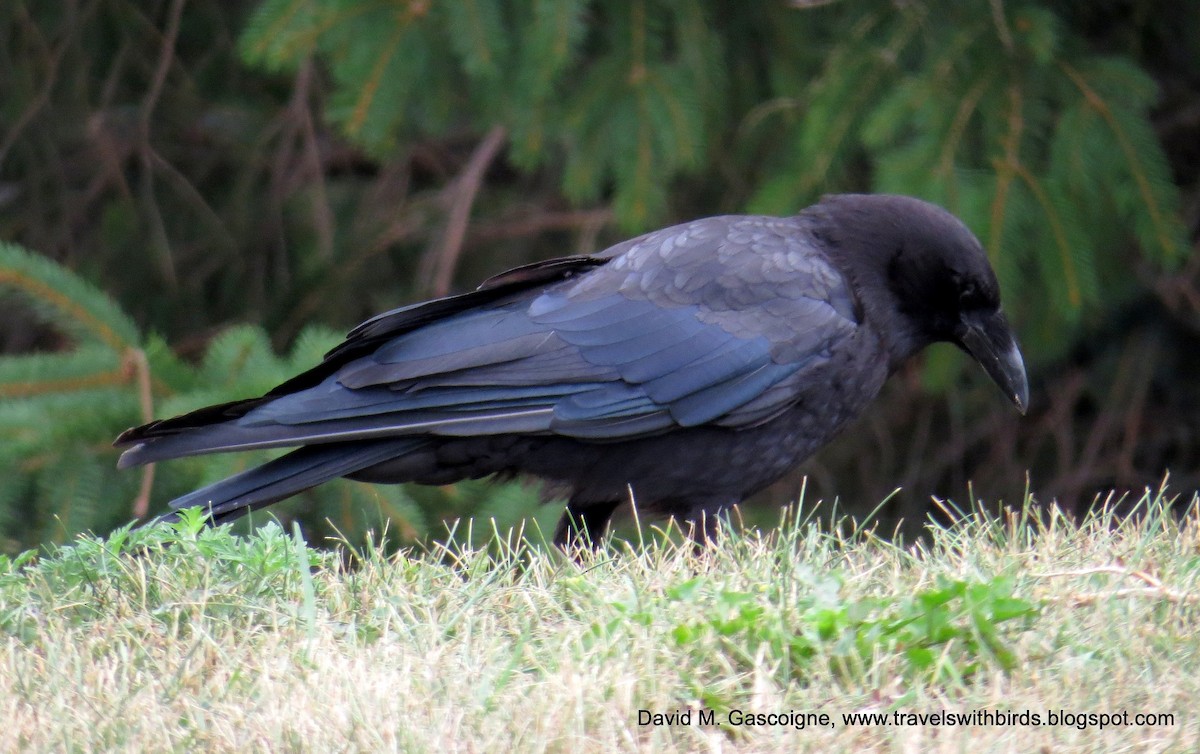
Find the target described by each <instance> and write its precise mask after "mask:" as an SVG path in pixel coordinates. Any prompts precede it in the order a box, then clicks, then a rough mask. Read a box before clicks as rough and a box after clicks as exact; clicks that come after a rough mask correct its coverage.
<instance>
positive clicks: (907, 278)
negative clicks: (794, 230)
mask: <svg viewBox="0 0 1200 754" xmlns="http://www.w3.org/2000/svg"><path fill="white" fill-rule="evenodd" d="M811 211H812V213H813V218H814V229H815V232H816V233H817V235H818V236H819V237H820V238H821V239H822V240H823V241H824V243H825V244H826V247H827V248H828V249H829V251H830V255H831V256H832V257H833V259H834V262H835V263H836V264H837V265H838V267H839V268H840V269H841V270H842V271H843V273H844V274H845V275H847V277H848V278H849V279H850V281H851V286H852V287H853V289H854V292H855V294H856V296H857V297H858V301H859V304H860V306H861V307H862V310H863V313H864V316H865V317H866V319H867V321H868V322H870V323H871V324H872V325H873V326H874V327H875V329H876V330H877V331H878V332H879V333H880V334H881V337H882V338H883V340H884V343H885V345H886V347H887V349H888V352H889V355H890V357H891V367H892V368H893V369H895V368H896V367H898V366H899V365H900V364H901V363H902V362H903V361H905V360H906V359H908V358H909V357H910V356H912V355H913V354H914V353H916V352H917V351H919V350H921V349H922V348H924V347H925V346H927V345H929V344H931V343H935V342H938V341H946V342H950V343H954V344H955V345H957V346H959V347H960V348H962V349H963V350H964V351H966V352H967V353H968V354H970V355H971V356H972V357H973V358H974V359H975V360H976V361H977V362H979V364H980V365H981V366H982V367H983V369H984V371H986V372H987V374H988V376H990V377H991V378H992V379H993V380H994V381H995V382H996V384H997V385H999V386H1000V389H1001V390H1003V391H1004V393H1005V395H1007V396H1008V397H1009V399H1011V400H1012V401H1013V403H1015V404H1016V406H1017V409H1018V410H1020V411H1021V412H1022V413H1024V412H1025V410H1026V408H1028V406H1029V385H1028V382H1027V379H1026V375H1025V362H1024V359H1022V357H1021V351H1020V348H1019V347H1018V346H1017V340H1016V337H1015V336H1014V335H1013V332H1012V328H1011V327H1009V324H1008V321H1007V319H1006V318H1005V316H1004V313H1003V312H1002V311H1001V309H1000V286H999V284H998V283H997V282H996V274H995V272H993V271H992V266H991V264H990V263H989V262H988V257H987V254H986V252H984V250H983V246H982V245H981V244H980V243H979V240H978V239H977V238H975V236H974V234H972V233H971V231H970V230H968V229H967V227H966V226H965V225H963V224H962V222H960V221H959V220H958V218H956V217H955V216H954V215H952V214H950V213H949V212H947V211H946V210H944V209H942V208H941V207H938V206H937V205H934V204H930V203H928V202H925V201H921V200H920V199H914V198H912V197H907V196H895V195H887V194H839V195H835V196H827V197H825V198H824V199H823V200H822V201H821V203H820V204H818V205H816V206H815V207H814V208H813V209H812V210H811Z"/></svg>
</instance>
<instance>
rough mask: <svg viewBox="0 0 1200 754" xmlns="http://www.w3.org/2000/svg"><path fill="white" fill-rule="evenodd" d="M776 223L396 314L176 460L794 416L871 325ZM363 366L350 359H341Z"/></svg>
mask: <svg viewBox="0 0 1200 754" xmlns="http://www.w3.org/2000/svg"><path fill="white" fill-rule="evenodd" d="M777 222H782V221H773V220H771V219H769V218H711V219H709V220H705V221H696V222H694V223H688V224H685V225H682V226H676V227H675V228H669V229H667V230H664V231H659V232H657V233H652V234H649V235H647V236H644V237H642V238H640V239H635V240H634V241H633V242H627V243H626V244H623V245H622V246H624V247H625V248H624V249H623V250H622V251H621V253H620V254H618V255H617V256H615V257H614V258H612V259H611V261H608V262H607V264H604V265H603V266H596V267H592V268H591V269H588V270H587V271H586V272H585V273H584V274H581V275H579V276H578V277H577V278H575V279H566V280H561V279H560V280H559V281H558V282H554V283H552V284H550V285H547V286H543V287H540V288H535V289H534V290H533V291H528V290H525V291H521V292H518V293H516V294H514V295H509V296H508V297H504V296H501V297H499V298H497V299H495V300H493V301H490V302H487V303H486V304H484V305H481V306H476V307H475V308H470V309H467V310H465V311H463V310H460V311H457V312H455V313H453V314H451V315H449V316H444V317H442V318H440V319H434V320H433V321H422V322H421V323H420V324H419V325H417V326H416V327H415V328H410V327H408V322H410V321H411V320H410V319H408V318H410V317H411V316H413V315H412V313H413V312H417V316H418V317H421V318H423V317H424V315H423V314H421V313H420V311H419V309H420V306H426V307H429V306H433V305H434V304H436V303H437V302H431V304H426V305H420V306H419V307H416V308H410V309H406V310H399V311H398V312H392V313H389V314H387V315H382V316H381V317H378V318H376V319H375V320H372V321H371V322H368V323H366V324H364V325H363V326H361V327H360V328H358V329H357V330H356V331H355V333H356V334H357V335H356V334H352V336H351V337H352V339H353V338H354V337H359V338H368V339H370V340H372V341H373V343H372V347H371V349H370V350H369V351H368V352H366V353H361V354H359V355H356V356H354V357H353V358H350V359H349V360H346V361H343V362H342V363H340V364H338V365H337V366H336V367H335V368H333V369H331V370H329V372H328V374H326V375H324V376H323V377H322V378H321V379H320V380H319V381H318V382H316V383H315V384H311V385H309V386H307V387H304V388H303V389H300V390H296V391H294V392H288V393H286V394H278V393H279V392H282V391H273V395H274V397H272V398H271V399H270V400H267V401H265V402H263V403H262V404H261V405H257V406H255V407H253V408H252V409H251V410H249V411H248V412H247V413H246V414H245V415H244V416H242V417H240V418H237V419H235V420H234V421H232V422H225V423H223V424H221V425H219V426H214V427H212V428H211V429H210V430H209V432H207V433H205V432H203V431H200V432H196V433H190V434H192V435H194V437H193V439H192V441H191V442H190V443H183V442H182V441H180V442H177V443H174V444H176V445H177V447H176V448H174V449H173V450H172V451H171V452H170V455H179V454H183V453H193V452H212V451H214V450H231V449H243V448H250V447H271V446H278V445H296V444H305V443H313V442H330V441H340V440H359V439H367V438H378V437H395V436H404V435H410V436H411V435H442V436H477V435H497V434H510V433H530V434H547V435H549V434H554V435H561V436H567V437H574V438H579V439H586V440H593V441H617V440H624V439H631V438H635V437H641V436H646V435H650V434H655V433H660V432H663V431H667V430H670V429H672V428H678V427H692V426H697V425H702V424H708V423H715V424H718V425H721V426H726V427H733V428H737V427H745V426H750V425H754V424H757V423H760V422H762V421H765V420H766V419H769V418H771V417H772V416H774V415H776V414H778V412H779V411H781V410H783V409H784V408H786V407H787V405H789V404H790V402H791V401H794V400H795V397H796V383H797V380H801V379H802V378H803V376H804V374H805V373H806V372H808V371H809V370H811V369H812V368H814V367H815V366H816V365H817V364H819V363H821V362H822V361H824V360H826V359H828V358H829V352H830V349H831V347H832V346H833V344H834V343H835V342H837V341H838V340H840V339H842V338H845V337H847V336H848V335H849V334H850V333H852V332H853V330H854V328H855V327H856V326H857V324H856V322H855V314H854V312H853V304H852V302H851V299H850V296H849V293H848V291H847V289H846V284H845V281H844V280H842V279H841V278H840V276H838V275H837V273H836V272H833V271H832V268H831V267H829V265H828V263H827V262H826V261H824V259H823V257H821V256H820V255H819V254H818V253H816V252H815V250H814V248H813V247H812V245H811V243H810V242H808V241H806V240H805V239H804V238H802V237H796V236H795V231H796V228H794V227H790V226H789V227H782V226H780V227H776V226H775V225H772V224H771V223H777ZM517 274H518V275H525V274H529V273H528V272H525V273H522V272H520V271H518V273H517ZM535 274H536V271H535ZM509 284H513V285H518V284H515V283H509ZM499 285H500V286H503V285H506V283H505V282H504V280H503V279H501V280H500V283H499ZM483 290H484V291H487V290H489V289H487V288H485V289H483ZM468 295H470V294H468ZM389 322H390V323H389ZM397 323H400V324H399V325H398V324H397ZM381 332H387V333H389V335H388V336H387V337H386V339H384V340H382V341H380V340H379V338H380V337H381V336H380V333H381ZM354 353H357V351H353V350H350V347H349V346H342V347H340V349H335V351H334V352H332V353H331V356H333V357H337V356H338V354H343V355H344V354H354ZM293 382H294V381H293ZM204 429H207V428H204ZM202 434H211V435H212V436H211V437H209V438H204V437H201V436H200V435H202ZM185 445H189V446H190V447H184V446H185ZM134 450H137V449H136V448H135V449H134ZM163 450H164V451H165V450H167V449H163ZM131 452H132V451H131ZM141 455H143V456H146V457H145V458H135V459H133V461H134V462H138V461H141V460H153V458H150V457H149V456H154V457H167V456H161V455H160V453H159V452H155V451H154V450H153V446H152V444H147V445H146V446H145V447H144V448H143V452H142V453H141Z"/></svg>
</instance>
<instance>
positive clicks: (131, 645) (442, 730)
mask: <svg viewBox="0 0 1200 754" xmlns="http://www.w3.org/2000/svg"><path fill="white" fill-rule="evenodd" d="M1034 508H1036V504H1035V503H1032V502H1029V503H1028V505H1027V509H1034ZM1198 524H1200V503H1197V501H1193V502H1192V504H1191V506H1190V507H1189V509H1188V510H1187V512H1186V513H1184V514H1183V515H1182V516H1180V514H1179V510H1178V507H1176V509H1175V511H1174V513H1172V512H1171V510H1170V508H1169V505H1168V503H1167V502H1166V501H1165V500H1164V496H1163V493H1162V492H1159V493H1158V494H1150V493H1147V496H1146V497H1145V498H1144V499H1143V500H1142V501H1141V502H1140V503H1139V504H1138V506H1137V509H1136V510H1135V512H1134V515H1133V516H1132V517H1130V518H1128V519H1124V520H1117V519H1116V518H1115V516H1114V515H1113V514H1112V513H1111V512H1108V511H1107V510H1101V511H1099V512H1098V513H1097V514H1095V515H1093V516H1091V517H1090V518H1088V519H1087V520H1086V521H1083V522H1080V523H1079V524H1078V525H1077V524H1073V523H1070V522H1068V521H1067V520H1065V519H1064V518H1063V517H1062V516H1061V515H1059V514H1058V513H1056V512H1054V511H1053V509H1051V510H1050V511H1048V512H1047V513H1046V515H1044V516H1040V517H1036V518H1035V517H1033V516H1026V515H1023V514H1011V515H1007V516H1005V517H1000V518H997V517H993V516H988V515H986V514H983V513H973V514H970V515H965V516H963V517H962V520H961V521H960V523H959V524H958V525H956V526H955V527H953V528H949V529H934V530H932V531H931V533H930V536H929V538H928V540H927V541H924V542H923V543H920V544H916V545H900V544H894V543H889V542H886V541H883V540H881V539H879V538H877V537H875V536H874V535H873V534H872V533H871V532H869V531H859V530H853V527H851V526H841V527H834V528H833V529H832V530H830V529H821V528H819V527H817V526H815V525H812V524H810V523H806V522H797V521H796V520H794V519H786V520H785V521H784V522H783V523H782V524H781V526H780V527H779V529H778V530H774V531H769V532H766V533H765V534H759V533H756V532H750V533H742V534H729V535H728V536H727V537H726V539H725V542H724V544H723V546H722V547H721V548H720V549H718V550H712V551H708V552H704V553H696V552H694V551H693V549H692V548H691V547H689V546H677V545H673V544H671V543H670V542H662V541H657V542H656V543H649V544H645V545H634V546H631V545H626V544H624V543H610V545H609V547H608V548H606V549H604V550H602V551H600V552H599V553H596V554H595V555H590V554H589V555H586V556H584V557H583V559H582V560H581V561H580V562H576V561H572V560H570V559H567V558H564V557H562V556H561V555H559V554H558V553H556V552H552V551H547V550H544V549H542V548H538V547H532V546H528V545H526V544H524V543H523V541H522V542H518V543H516V544H514V542H517V540H516V538H513V537H509V538H497V539H496V541H495V542H494V543H493V545H492V546H491V547H489V548H487V549H469V548H457V547H455V546H453V545H449V546H444V547H430V548H428V549H427V550H425V551H422V552H411V551H406V552H401V553H400V554H398V555H394V556H386V555H384V554H383V553H382V552H380V551H379V550H376V549H373V548H371V547H369V546H368V547H366V548H364V549H362V550H361V551H359V552H358V553H357V554H356V556H355V557H354V558H344V557H339V556H338V555H337V554H336V553H330V552H324V551H318V550H313V549H310V548H308V547H307V546H305V545H304V544H303V542H302V541H300V540H299V538H298V535H297V534H296V533H288V532H285V531H283V530H282V529H280V528H279V527H278V526H277V525H268V526H266V527H264V528H262V529H260V530H258V531H257V532H256V533H255V534H254V535H253V536H249V537H235V536H233V535H231V534H229V533H228V532H227V531H223V530H217V531H212V530H201V529H200V527H199V526H198V525H197V522H196V521H194V520H189V521H184V522H182V523H180V524H178V525H176V526H174V527H158V528H155V529H151V530H145V531H136V532H129V531H119V532H117V533H116V534H114V535H112V536H110V537H109V538H108V539H106V540H99V539H94V538H81V539H79V540H77V541H76V542H75V543H74V544H72V545H71V546H68V547H63V548H61V549H56V550H53V551H50V552H47V553H43V554H41V555H37V556H35V555H34V554H33V553H26V554H25V555H22V556H21V557H18V558H15V559H7V558H0V721H3V730H0V750H5V751H51V750H52V751H85V750H86V751H92V750H106V751H193V750H208V751H239V752H240V751H271V752H278V751H347V750H349V751H404V752H426V751H427V752H441V751H468V752H494V751H500V752H541V751H548V752H559V751H562V752H572V753H576V752H605V751H686V752H691V751H700V752H733V751H753V752H775V751H779V752H784V751H788V752H790V751H821V752H825V751H853V752H857V751H867V752H875V751H878V752H890V751H897V752H909V751H916V752H942V751H947V752H950V751H953V752H959V751H970V752H971V754H982V753H983V752H1029V751H1043V752H1055V753H1056V754H1057V753H1059V752H1100V751H1122V752H1136V751H1147V752H1149V751H1153V752H1164V751H1181V752H1182V751H1195V750H1196V749H1197V748H1198V747H1200V713H1198V712H1197V704H1196V700H1197V699H1200V533H1198V532H1200V526H1198ZM846 532H850V533H846ZM347 562H351V563H352V565H349V566H348V565H345V563H347ZM640 710H644V712H639V711H640ZM979 711H984V712H987V713H991V714H995V713H1004V714H1005V715H1006V716H1007V718H1008V719H1006V720H1005V721H1003V722H1007V723H1008V724H997V723H996V722H994V721H993V722H992V723H991V724H982V725H979V724H976V725H970V724H967V725H963V724H955V725H950V724H948V721H947V720H946V719H944V718H943V719H941V720H937V719H936V718H932V717H929V716H931V715H937V714H943V715H944V714H945V713H961V714H968V715H969V714H972V713H975V714H976V715H978V714H980V712H979ZM1051 712H1055V713H1060V714H1061V713H1062V712H1065V713H1069V714H1071V715H1080V714H1082V715H1084V717H1083V718H1081V719H1075V718H1070V719H1067V720H1058V721H1057V722H1058V724H1050V722H1051V719H1050V713H1051ZM1022 713H1025V716H1024V718H1022V717H1020V715H1021V714H1022ZM1101 713H1105V714H1106V715H1115V717H1107V718H1101V717H1100V714H1101ZM1121 713H1127V714H1128V718H1129V719H1128V720H1126V719H1124V718H1123V717H1122V716H1121ZM1146 713H1151V714H1155V715H1162V716H1169V717H1165V718H1164V719H1162V720H1159V721H1156V724H1144V721H1140V720H1136V719H1135V718H1134V716H1135V715H1138V714H1146ZM710 714H711V716H712V719H711V721H708V720H705V722H711V723H712V724H706V725H702V724H700V723H701V720H700V718H701V715H704V716H708V715H710ZM851 714H854V715H867V714H871V715H875V714H878V715H883V716H884V717H883V719H882V720H881V719H878V718H877V719H875V720H873V721H870V722H867V721H865V720H864V719H863V718H859V719H858V720H857V721H851V720H850V719H849V718H848V717H846V716H848V715H851ZM1033 714H1037V715H1038V716H1040V718H1041V719H1040V721H1039V722H1040V723H1041V724H1038V725H1034V724H1030V723H1031V722H1032V720H1031V716H1032V715H1033ZM1089 714H1091V715H1093V717H1091V718H1088V717H1087V715H1089ZM654 715H659V717H653V716H654ZM755 715H759V716H760V717H754V716H755ZM767 715H774V716H775V717H766V716H767ZM780 715H783V716H784V717H782V718H780V717H779V716H780ZM821 715H826V716H827V718H822V717H821ZM919 715H923V716H925V717H923V718H922V717H918V716H919ZM668 716H673V717H668ZM685 716H686V717H685ZM647 717H649V718H650V721H651V723H663V724H657V725H656V724H646V725H643V724H639V723H641V722H645V721H646V718H647ZM687 717H690V719H686V718H687ZM1013 717H1016V719H1015V720H1014V719H1012V718H1013ZM668 720H671V721H672V722H673V723H675V724H667V722H668ZM746 720H749V721H750V722H754V723H759V724H755V725H746V724H744V723H745V721H746ZM739 721H740V722H742V723H743V724H737V723H738V722H739ZM938 722H940V723H941V724H936V723H938ZM975 722H976V723H978V722H980V720H979V718H978V717H977V718H976V719H975ZM985 722H986V721H985ZM1063 723H1069V724H1063ZM1102 723H1104V727H1101V724H1102Z"/></svg>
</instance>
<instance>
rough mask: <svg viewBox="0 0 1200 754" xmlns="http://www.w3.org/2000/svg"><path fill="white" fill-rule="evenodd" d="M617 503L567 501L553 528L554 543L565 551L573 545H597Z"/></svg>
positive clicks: (592, 546)
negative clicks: (556, 524)
mask: <svg viewBox="0 0 1200 754" xmlns="http://www.w3.org/2000/svg"><path fill="white" fill-rule="evenodd" d="M618 504H619V503H618V502H616V501H605V502H591V501H589V502H586V503H584V502H580V501H578V500H572V501H570V502H568V503H567V508H566V510H564V511H563V514H562V517H561V518H559V519H558V526H556V527H555V528H554V544H555V545H556V546H557V547H558V548H559V549H562V550H565V551H569V550H570V549H571V548H575V547H591V548H593V549H595V548H597V547H599V546H600V542H601V540H602V539H603V537H604V531H605V529H607V528H608V520H609V519H610V518H612V514H613V511H615V510H616V509H617V505H618Z"/></svg>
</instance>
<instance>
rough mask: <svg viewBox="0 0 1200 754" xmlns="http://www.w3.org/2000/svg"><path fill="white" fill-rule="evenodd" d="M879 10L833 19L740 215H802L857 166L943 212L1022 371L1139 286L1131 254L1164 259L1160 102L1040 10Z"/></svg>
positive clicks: (1139, 76)
mask: <svg viewBox="0 0 1200 754" xmlns="http://www.w3.org/2000/svg"><path fill="white" fill-rule="evenodd" d="M877 5H878V7H877V8H876V10H875V12H874V13H872V14H865V15H860V11H859V9H857V8H856V9H855V10H854V11H853V12H852V13H851V12H846V13H845V14H844V18H842V22H843V26H844V28H845V29H846V32H847V33H843V34H842V35H841V36H840V37H839V38H838V41H837V43H836V44H835V45H834V46H833V48H832V49H831V51H830V53H829V55H828V57H827V62H826V64H825V65H824V66H823V67H822V70H821V72H820V73H819V75H817V76H816V77H815V78H814V79H813V81H812V83H811V84H809V85H807V86H805V87H804V91H805V94H806V96H803V97H801V98H800V100H799V101H801V102H803V113H802V115H801V116H800V117H799V118H796V119H794V120H793V121H792V122H791V123H790V124H789V131H790V133H789V134H788V136H787V137H786V138H785V139H784V140H783V141H784V143H785V144H787V145H788V146H787V147H786V148H785V151H784V159H782V160H780V161H779V162H778V163H777V164H776V167H775V169H773V170H772V171H770V173H769V174H768V176H767V177H766V180H765V181H764V183H763V185H762V186H761V187H760V189H759V190H758V192H757V193H756V195H755V197H754V199H753V200H752V202H751V205H752V206H753V207H754V208H756V209H758V210H761V211H765V212H787V211H791V210H794V209H796V208H798V207H801V206H804V205H805V204H807V203H809V202H811V201H813V200H815V199H816V198H817V196H818V195H819V194H820V193H822V192H824V191H827V190H829V189H830V187H831V186H836V185H839V184H843V185H844V182H845V181H846V180H847V179H850V180H853V178H852V176H851V175H850V173H849V171H851V170H853V168H854V166H855V165H856V164H857V163H860V162H861V161H863V160H865V161H867V162H868V164H869V165H870V166H871V179H870V183H869V185H864V186H863V188H870V189H872V190H876V191H887V192H896V193H906V194H915V195H918V196H922V197H925V198H928V199H930V200H932V201H935V202H938V203H941V204H943V205H945V206H947V207H948V208H950V209H951V210H952V211H954V212H955V213H956V214H958V215H959V216H960V217H961V218H962V219H963V220H964V222H966V224H967V225H968V226H970V227H971V228H972V229H973V230H974V231H975V232H976V233H977V234H978V235H979V237H980V238H981V239H982V240H983V242H984V245H985V246H986V247H987V249H988V253H989V255H990V256H991V258H992V260H993V262H994V264H995V266H996V269H997V274H998V276H999V277H1000V284H1001V287H1002V288H1003V289H1004V290H1005V291H1006V292H1008V293H1009V295H1008V298H1007V303H1008V308H1009V310H1010V312H1013V313H1015V315H1016V319H1017V321H1018V325H1019V330H1020V331H1021V332H1022V335H1023V341H1024V345H1025V346H1026V350H1027V351H1029V352H1032V353H1033V354H1034V356H1035V358H1048V357H1056V356H1059V355H1061V353H1062V351H1063V349H1065V348H1066V347H1068V346H1069V344H1070V343H1071V342H1072V341H1071V339H1070V338H1068V337H1064V330H1065V329H1069V328H1070V327H1071V326H1073V325H1075V324H1077V323H1078V322H1079V321H1080V319H1081V317H1082V315H1083V314H1084V313H1085V312H1089V311H1095V310H1097V309H1100V308H1104V309H1111V308H1112V306H1113V304H1114V302H1116V301H1120V300H1123V299H1128V298H1129V297H1130V296H1131V295H1132V294H1134V293H1135V292H1136V291H1137V286H1136V283H1135V281H1134V280H1133V279H1132V278H1131V276H1130V275H1129V274H1128V272H1129V267H1130V265H1131V264H1133V263H1135V260H1136V259H1137V257H1136V256H1135V254H1134V252H1133V249H1135V248H1137V249H1140V250H1141V253H1142V257H1143V258H1144V259H1146V260H1147V261H1149V262H1151V263H1152V264H1155V265H1161V266H1167V267H1169V266H1172V265H1175V264H1178V263H1179V262H1180V260H1181V259H1182V258H1183V256H1184V254H1185V253H1186V252H1187V248H1188V244H1187V241H1186V238H1185V234H1184V230H1183V225H1182V223H1181V222H1180V220H1179V216H1178V211H1177V205H1178V191H1177V189H1176V187H1175V186H1174V184H1173V183H1172V182H1171V177H1170V173H1169V171H1168V169H1167V164H1166V158H1165V156H1164V154H1163V150H1162V147H1161V146H1160V145H1159V144H1158V142H1157V140H1156V138H1155V136H1154V133H1153V131H1152V129H1151V126H1150V122H1149V113H1150V109H1151V107H1152V106H1153V105H1154V103H1155V102H1156V100H1157V96H1158V91H1157V87H1156V85H1155V83H1154V82H1153V81H1152V80H1151V79H1150V78H1149V76H1148V75H1147V74H1146V73H1145V72H1144V71H1142V70H1141V69H1140V68H1139V67H1138V66H1137V65H1136V64H1135V63H1134V62H1133V61H1132V60H1129V59H1128V58H1122V57H1116V56H1107V57H1102V56H1098V55H1095V54H1093V53H1091V52H1089V50H1088V44H1087V41H1086V40H1085V39H1084V38H1082V37H1081V36H1080V35H1079V34H1078V32H1077V31H1074V30H1071V29H1069V28H1066V27H1065V26H1064V24H1063V23H1062V21H1061V19H1060V17H1059V16H1058V15H1057V14H1056V12H1055V11H1054V10H1052V9H1051V8H1050V7H1047V6H1048V4H1047V3H1030V2H1026V3H1005V4H1004V5H1003V6H994V7H995V8H997V9H998V10H1001V11H1002V13H1001V14H1000V15H994V14H993V13H992V12H991V7H989V6H988V5H987V4H983V3H975V4H963V3H953V2H923V3H911V4H905V5H903V6H895V5H893V4H890V3H889V4H887V5H886V6H884V4H882V3H880V4H877ZM835 12H836V11H832V10H831V11H830V13H831V14H832V13H835ZM935 19H936V22H934V20H935ZM795 33H797V29H796V28H795V27H787V28H786V29H785V30H784V31H783V32H781V34H787V35H792V34H795ZM792 64H793V61H790V60H786V59H785V60H781V61H778V62H777V65H779V66H789V65H792ZM1014 292H1019V295H1017V293H1014Z"/></svg>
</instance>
